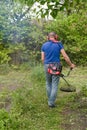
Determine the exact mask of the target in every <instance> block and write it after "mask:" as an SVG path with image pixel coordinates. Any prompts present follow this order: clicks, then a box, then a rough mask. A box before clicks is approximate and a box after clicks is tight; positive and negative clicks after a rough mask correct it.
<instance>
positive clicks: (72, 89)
mask: <svg viewBox="0 0 87 130" xmlns="http://www.w3.org/2000/svg"><path fill="white" fill-rule="evenodd" d="M60 90H61V91H64V92H76V87H74V86H67V87H66V86H65V87H61V88H60Z"/></svg>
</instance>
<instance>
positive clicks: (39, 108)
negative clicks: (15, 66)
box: [0, 66, 87, 130]
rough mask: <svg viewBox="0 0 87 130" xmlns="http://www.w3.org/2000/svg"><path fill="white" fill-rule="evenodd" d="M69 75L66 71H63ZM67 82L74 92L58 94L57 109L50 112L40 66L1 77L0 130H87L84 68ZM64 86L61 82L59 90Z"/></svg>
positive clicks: (86, 77) (85, 72)
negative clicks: (73, 88) (73, 87)
mask: <svg viewBox="0 0 87 130" xmlns="http://www.w3.org/2000/svg"><path fill="white" fill-rule="evenodd" d="M63 70H64V71H63V73H64V74H66V73H67V72H68V68H64V69H63ZM66 80H67V81H68V82H69V83H70V84H72V85H73V86H75V87H76V92H73V93H71V92H70V93H67V92H62V91H60V89H59V90H58V97H57V100H56V104H57V107H56V108H53V109H51V108H49V107H48V105H47V96H46V89H45V77H44V70H43V67H42V66H37V67H35V68H33V69H32V70H27V71H26V70H25V71H21V70H18V71H14V70H11V71H9V72H8V73H5V74H1V75H0V129H1V130H87V124H86V123H87V67H77V68H75V69H74V70H73V71H72V72H71V73H70V75H69V77H67V78H66ZM66 85H67V84H66V83H65V81H64V80H63V79H60V84H59V88H60V87H61V86H66Z"/></svg>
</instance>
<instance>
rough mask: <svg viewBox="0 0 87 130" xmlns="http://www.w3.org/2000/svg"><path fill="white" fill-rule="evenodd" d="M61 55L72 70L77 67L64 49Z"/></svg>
mask: <svg viewBox="0 0 87 130" xmlns="http://www.w3.org/2000/svg"><path fill="white" fill-rule="evenodd" d="M61 54H62V55H63V57H64V59H65V61H66V62H67V64H68V65H69V66H70V68H74V67H75V65H74V64H73V63H72V62H71V60H70V58H69V56H68V55H67V54H66V52H65V50H64V49H61Z"/></svg>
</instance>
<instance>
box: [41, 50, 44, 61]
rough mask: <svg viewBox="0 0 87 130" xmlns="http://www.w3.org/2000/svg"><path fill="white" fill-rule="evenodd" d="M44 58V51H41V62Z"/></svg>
mask: <svg viewBox="0 0 87 130" xmlns="http://www.w3.org/2000/svg"><path fill="white" fill-rule="evenodd" d="M44 58H45V54H44V52H41V60H42V63H44Z"/></svg>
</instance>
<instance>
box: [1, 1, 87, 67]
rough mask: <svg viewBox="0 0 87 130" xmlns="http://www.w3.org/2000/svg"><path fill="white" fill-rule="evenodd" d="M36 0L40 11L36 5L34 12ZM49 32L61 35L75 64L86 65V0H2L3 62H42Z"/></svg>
mask: <svg viewBox="0 0 87 130" xmlns="http://www.w3.org/2000/svg"><path fill="white" fill-rule="evenodd" d="M35 2H39V3H40V5H37V6H38V8H39V11H38V10H36V8H34V7H33V11H34V12H32V10H31V8H32V6H33V5H34V4H35ZM45 7H46V8H45ZM44 8H45V9H44ZM32 14H33V16H32ZM49 14H50V16H51V19H50V17H49ZM50 31H55V32H56V33H57V34H58V40H60V41H62V43H63V45H64V48H65V50H66V52H67V53H68V55H69V57H70V58H71V59H72V61H73V62H74V63H75V64H77V65H84V66H85V65H87V1H86V0H51V1H50V0H14V1H13V0H0V65H2V64H9V65H21V64H24V63H28V64H31V63H39V62H41V59H40V52H41V46H42V44H43V43H44V42H45V41H46V35H47V33H49V32H50ZM61 59H62V57H61ZM62 63H63V64H64V62H63V59H62Z"/></svg>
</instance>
